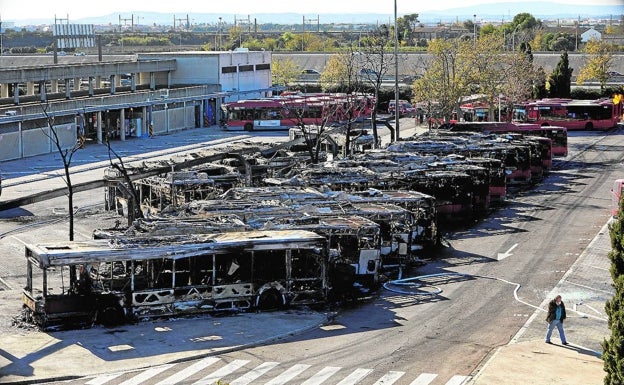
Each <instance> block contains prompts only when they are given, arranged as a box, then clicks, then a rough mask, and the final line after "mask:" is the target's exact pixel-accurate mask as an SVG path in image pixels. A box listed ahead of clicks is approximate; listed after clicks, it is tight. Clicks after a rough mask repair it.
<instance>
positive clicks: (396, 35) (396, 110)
mask: <svg viewBox="0 0 624 385" xmlns="http://www.w3.org/2000/svg"><path fill="white" fill-rule="evenodd" d="M400 107H401V105H400V104H399V30H398V28H397V0H394V130H395V135H394V140H395V141H398V140H399V133H400V130H399V112H400V110H401V108H400Z"/></svg>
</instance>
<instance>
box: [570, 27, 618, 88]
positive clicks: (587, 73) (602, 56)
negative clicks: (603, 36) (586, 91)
mask: <svg viewBox="0 0 624 385" xmlns="http://www.w3.org/2000/svg"><path fill="white" fill-rule="evenodd" d="M584 51H585V52H586V53H587V54H588V56H589V58H588V60H587V63H586V64H585V66H583V67H581V69H580V71H579V74H578V76H577V77H576V83H577V84H583V83H584V82H586V81H587V80H590V79H596V80H598V81H599V82H600V90H601V91H602V90H604V88H605V86H606V84H607V79H609V69H610V68H611V64H612V62H613V52H612V51H613V46H612V45H610V44H608V43H605V42H603V41H601V40H597V39H591V40H589V41H588V42H587V43H586V44H585V49H584Z"/></svg>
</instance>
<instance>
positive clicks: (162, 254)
mask: <svg viewBox="0 0 624 385" xmlns="http://www.w3.org/2000/svg"><path fill="white" fill-rule="evenodd" d="M324 242H325V238H324V237H322V236H320V235H318V234H316V233H314V232H311V231H307V230H273V231H271V230H259V231H244V232H226V233H218V234H199V235H192V236H191V235H188V234H185V235H182V236H165V237H137V238H130V239H129V238H125V239H123V240H108V239H103V240H99V239H97V240H88V241H73V242H71V241H67V242H56V243H50V244H34V245H28V244H27V245H26V257H27V258H29V259H30V260H31V261H32V262H34V263H35V264H36V265H37V266H39V267H40V268H47V267H51V266H66V265H72V264H81V263H97V262H112V261H118V260H145V259H153V258H170V259H180V258H188V257H193V256H199V255H204V254H221V253H228V252H231V251H232V249H233V248H239V249H246V250H278V249H289V248H293V247H295V248H302V247H310V248H311V247H318V246H321V245H323V243H324Z"/></svg>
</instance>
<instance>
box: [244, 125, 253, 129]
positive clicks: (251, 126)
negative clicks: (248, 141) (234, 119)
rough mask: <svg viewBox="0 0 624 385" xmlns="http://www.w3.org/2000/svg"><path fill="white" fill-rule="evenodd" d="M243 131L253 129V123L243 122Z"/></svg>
mask: <svg viewBox="0 0 624 385" xmlns="http://www.w3.org/2000/svg"><path fill="white" fill-rule="evenodd" d="M244 128H245V131H253V124H251V123H247V124H245V127H244Z"/></svg>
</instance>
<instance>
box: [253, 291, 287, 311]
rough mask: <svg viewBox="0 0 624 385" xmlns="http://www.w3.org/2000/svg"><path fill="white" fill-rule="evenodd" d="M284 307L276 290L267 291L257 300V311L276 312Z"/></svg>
mask: <svg viewBox="0 0 624 385" xmlns="http://www.w3.org/2000/svg"><path fill="white" fill-rule="evenodd" d="M283 306H284V300H283V298H282V295H281V294H280V293H279V291H277V289H268V290H265V291H263V292H262V294H260V297H259V298H258V310H276V309H280V308H282V307H283Z"/></svg>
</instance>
